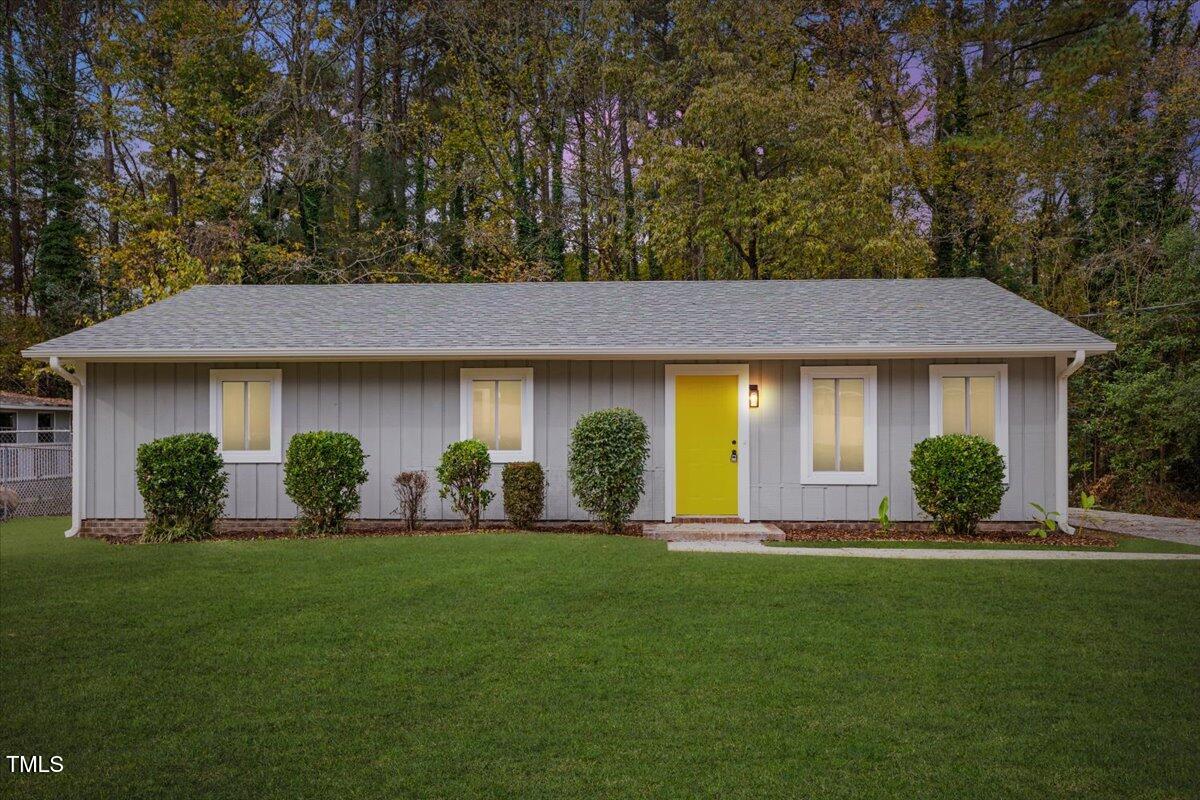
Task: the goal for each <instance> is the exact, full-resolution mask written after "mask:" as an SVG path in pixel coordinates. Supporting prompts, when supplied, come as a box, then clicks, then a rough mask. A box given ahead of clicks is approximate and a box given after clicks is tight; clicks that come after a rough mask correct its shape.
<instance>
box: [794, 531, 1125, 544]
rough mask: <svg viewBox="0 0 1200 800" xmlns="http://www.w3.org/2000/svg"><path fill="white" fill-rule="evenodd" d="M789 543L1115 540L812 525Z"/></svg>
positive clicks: (1108, 540)
mask: <svg viewBox="0 0 1200 800" xmlns="http://www.w3.org/2000/svg"><path fill="white" fill-rule="evenodd" d="M786 534H787V540H788V541H789V542H930V543H931V544H932V543H937V542H987V543H991V544H1021V545H1031V546H1034V547H1037V546H1042V545H1055V546H1073V547H1116V546H1117V540H1116V539H1115V538H1114V537H1112V536H1110V535H1109V534H1107V533H1105V532H1103V531H1091V530H1089V531H1085V532H1083V533H1076V534H1074V535H1071V536H1068V535H1067V534H1065V533H1056V534H1052V535H1050V536H1047V537H1046V538H1045V539H1042V538H1040V537H1038V536H1030V535H1029V534H1028V533H1026V532H1025V531H1017V530H1013V531H997V530H992V531H980V532H979V533H977V534H975V535H974V536H953V535H950V534H941V533H934V532H932V531H895V530H893V531H889V532H888V533H884V532H883V531H880V530H870V529H866V530H837V529H833V528H815V529H812V530H790V531H786Z"/></svg>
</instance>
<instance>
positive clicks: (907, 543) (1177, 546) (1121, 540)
mask: <svg viewBox="0 0 1200 800" xmlns="http://www.w3.org/2000/svg"><path fill="white" fill-rule="evenodd" d="M1108 535H1109V536H1112V537H1113V538H1114V539H1116V541H1117V544H1116V547H1080V546H1078V545H1069V544H1044V543H1042V541H1041V540H1039V539H1037V538H1034V537H1030V539H1029V543H1028V544H1026V543H1023V542H1016V543H1013V542H958V541H953V542H921V541H911V540H891V539H845V540H810V541H788V542H767V543H766V544H767V545H769V546H771V547H903V548H906V549H920V548H926V547H928V548H934V549H938V550H943V549H945V550H1071V551H1075V552H1079V551H1084V550H1090V551H1099V552H1107V553H1200V547H1195V546H1193V545H1190V544H1181V543H1179V542H1164V541H1162V540H1161V539H1147V538H1145V537H1142V536H1123V535H1121V534H1117V533H1111V534H1108Z"/></svg>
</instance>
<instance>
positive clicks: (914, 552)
mask: <svg viewBox="0 0 1200 800" xmlns="http://www.w3.org/2000/svg"><path fill="white" fill-rule="evenodd" d="M667 549H668V550H670V551H672V552H678V553H753V554H757V555H769V556H817V557H821V556H831V557H833V558H845V557H849V558H928V559H944V560H950V561H956V560H963V561H969V560H985V561H987V560H996V561H1022V560H1030V561H1200V553H1108V552H1104V551H1095V550H1082V551H1079V552H1074V551H1071V550H967V549H962V550H959V549H952V548H933V547H930V548H924V547H922V548H916V547H914V548H908V547H769V546H767V545H765V544H762V543H761V542H667Z"/></svg>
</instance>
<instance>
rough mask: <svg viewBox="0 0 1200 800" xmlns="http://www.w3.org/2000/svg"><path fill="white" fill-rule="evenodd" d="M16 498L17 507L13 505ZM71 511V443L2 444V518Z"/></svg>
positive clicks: (62, 513)
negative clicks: (5, 516)
mask: <svg viewBox="0 0 1200 800" xmlns="http://www.w3.org/2000/svg"><path fill="white" fill-rule="evenodd" d="M14 499H15V505H16V507H15V508H12V507H11V505H12V503H13V500H14ZM5 513H7V514H8V515H10V516H15V517H41V516H49V515H54V516H61V515H65V514H70V513H71V444H70V442H67V443H63V442H55V443H54V444H0V518H3V516H4V515H5Z"/></svg>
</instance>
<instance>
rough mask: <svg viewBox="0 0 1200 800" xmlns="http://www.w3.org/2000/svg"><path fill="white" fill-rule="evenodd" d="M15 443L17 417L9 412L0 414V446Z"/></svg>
mask: <svg viewBox="0 0 1200 800" xmlns="http://www.w3.org/2000/svg"><path fill="white" fill-rule="evenodd" d="M16 443H17V415H16V414H14V413H13V412H11V411H4V412H0V444H16Z"/></svg>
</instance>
